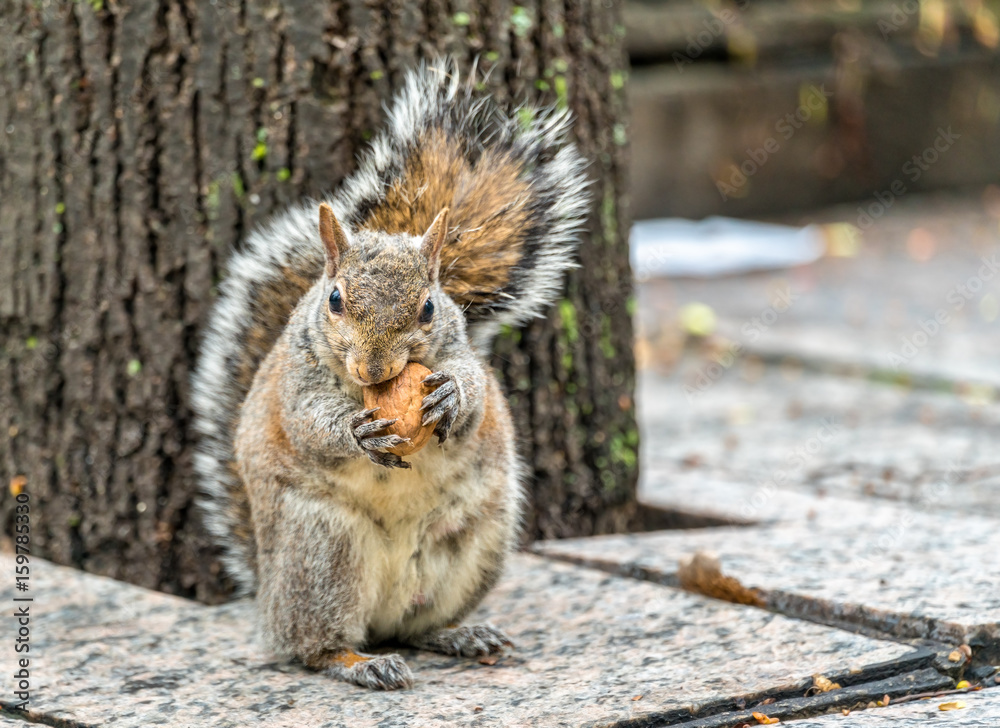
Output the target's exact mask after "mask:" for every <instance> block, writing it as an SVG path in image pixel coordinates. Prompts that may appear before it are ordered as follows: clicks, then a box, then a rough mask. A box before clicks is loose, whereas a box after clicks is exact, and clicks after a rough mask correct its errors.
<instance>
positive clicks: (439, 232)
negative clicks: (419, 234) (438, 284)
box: [420, 207, 448, 283]
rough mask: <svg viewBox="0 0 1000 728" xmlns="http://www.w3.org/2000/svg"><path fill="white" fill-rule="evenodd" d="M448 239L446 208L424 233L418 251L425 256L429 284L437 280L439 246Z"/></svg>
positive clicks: (439, 264)
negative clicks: (429, 279)
mask: <svg viewBox="0 0 1000 728" xmlns="http://www.w3.org/2000/svg"><path fill="white" fill-rule="evenodd" d="M447 237H448V208H447V207H446V208H444V209H443V210H441V212H439V213H438V216H437V217H435V218H434V222H432V223H431V226H430V227H429V228H427V232H426V233H424V239H423V241H422V242H421V244H420V249H421V251H423V254H424V255H426V256H427V270H428V271H430V276H431V282H432V283H433V282H434V281H436V280H437V278H438V268H440V267H441V246H443V245H444V241H445V238H447Z"/></svg>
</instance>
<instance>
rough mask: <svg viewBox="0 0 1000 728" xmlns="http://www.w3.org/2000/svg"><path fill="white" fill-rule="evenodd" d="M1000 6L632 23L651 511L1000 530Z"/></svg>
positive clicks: (717, 9)
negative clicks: (884, 507)
mask: <svg viewBox="0 0 1000 728" xmlns="http://www.w3.org/2000/svg"><path fill="white" fill-rule="evenodd" d="M997 12H998V5H997V4H996V3H991V2H939V1H938V0H925V1H924V2H916V1H915V0H914V1H912V2H849V1H842V2H783V1H780V0H778V1H773V2H772V1H770V0H751V1H750V2H747V3H744V4H739V3H732V4H725V3H723V4H711V3H700V2H669V3H668V2H663V3H659V2H639V1H633V2H630V3H628V4H627V5H626V6H625V8H624V19H625V25H626V29H627V33H626V46H627V49H628V52H629V57H630V62H631V67H630V76H629V81H630V85H629V99H630V101H631V113H632V127H631V141H632V167H631V177H630V179H631V183H632V186H631V191H632V205H633V207H632V210H633V212H634V215H635V217H636V218H637V223H636V225H635V227H634V229H633V233H632V237H631V244H632V250H631V255H632V264H633V270H634V271H635V273H636V275H637V279H638V292H639V302H640V303H639V306H638V312H639V313H638V315H637V337H638V343H637V363H638V367H639V371H640V376H639V394H638V395H637V401H638V402H639V409H640V420H641V422H642V425H643V430H642V431H643V433H644V445H645V448H644V450H643V459H642V469H641V473H642V480H643V485H642V487H641V493H645V495H643V496H641V498H644V499H645V500H646V501H647V502H651V501H657V502H659V503H660V504H662V505H669V506H670V507H672V508H675V509H680V510H682V511H683V510H685V509H686V510H689V511H692V512H691V513H690V514H689V515H690V516H691V517H692V518H693V519H694V520H692V521H691V522H699V520H698V519H699V518H702V517H704V516H706V515H708V516H713V515H714V516H716V517H719V518H721V519H723V520H725V519H726V518H729V519H731V518H733V517H734V511H732V510H727V509H726V508H725V507H723V506H720V505H719V504H718V502H717V500H718V499H716V502H712V499H699V498H698V497H697V496H695V495H693V494H694V493H696V492H697V490H698V487H697V485H696V484H698V483H704V482H705V481H706V479H713V478H716V479H718V478H721V479H723V480H728V481H731V482H737V481H742V482H750V483H755V484H757V485H758V487H764V488H765V489H766V488H768V487H770V488H773V487H780V488H782V489H785V490H788V489H792V490H803V491H807V492H809V493H810V494H812V495H815V494H818V495H824V494H827V493H833V494H840V495H847V496H856V497H860V498H869V497H881V498H889V499H892V500H902V501H907V502H909V503H911V504H913V505H916V506H918V507H922V508H927V509H929V510H932V511H933V510H938V509H951V508H958V509H960V510H962V511H963V512H970V513H971V512H973V511H979V512H982V510H985V511H987V512H991V513H993V514H994V515H996V514H997V513H998V512H1000V511H998V510H997V506H995V505H994V504H995V502H996V500H997V499H996V496H997V489H998V487H1000V467H998V465H997V462H996V458H995V455H994V454H993V451H992V449H991V447H990V443H991V442H995V441H996V438H997V435H998V434H1000V432H998V429H997V427H998V423H1000V411H998V409H997V407H996V405H995V401H996V392H997V387H998V386H1000V338H998V336H997V334H998V324H997V317H998V313H1000V300H998V297H997V293H998V283H997V279H998V276H997V267H996V264H997V252H998V250H1000V247H998V244H1000V237H998V232H1000V187H998V186H997V183H998V182H1000V124H998V120H1000V57H998V41H1000V30H998V22H997ZM713 216H722V217H726V218H735V220H719V219H713ZM659 218H685V219H689V220H702V221H701V222H700V223H698V224H690V223H684V222H682V221H679V220H676V219H671V220H657V219H659ZM703 218H708V219H703ZM751 220H752V221H755V222H752V223H751V222H750V221H751ZM761 222H763V223H766V224H761ZM831 426H832V427H834V429H835V432H836V436H834V437H831V438H830V440H829V442H827V441H824V443H823V444H822V447H819V446H817V447H815V448H810V450H809V451H804V450H802V448H803V447H804V445H805V444H806V443H809V442H811V438H813V437H814V436H815V434H816V433H817V432H822V431H824V428H828V427H831ZM654 443H655V444H654ZM942 483H945V484H947V487H945V489H944V490H945V491H946V493H947V495H942V492H941V490H940V487H941V485H942ZM957 484H961V486H962V487H961V489H958V490H955V489H952V488H951V486H953V485H957ZM935 487H937V488H938V490H937V491H936V492H937V495H936V496H932V495H930V493H931V491H934V489H935ZM695 501H698V502H701V503H702V505H703V506H704V507H705V508H706V509H707V510H704V511H698V509H697V508H695V507H694V503H695ZM745 515H746V514H745ZM751 520H752V519H751Z"/></svg>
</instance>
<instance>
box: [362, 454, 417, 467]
mask: <svg viewBox="0 0 1000 728" xmlns="http://www.w3.org/2000/svg"><path fill="white" fill-rule="evenodd" d="M365 454H366V455H367V456H368V459H369V460H371V461H372V462H373V463H375V464H376V465H381V466H382V467H383V468H402V469H403V470H406V469H408V468H409V467H410V464H409V463H408V462H406V461H405V460H403V458H401V457H399V455H396V454H395V453H391V452H379V451H378V450H365Z"/></svg>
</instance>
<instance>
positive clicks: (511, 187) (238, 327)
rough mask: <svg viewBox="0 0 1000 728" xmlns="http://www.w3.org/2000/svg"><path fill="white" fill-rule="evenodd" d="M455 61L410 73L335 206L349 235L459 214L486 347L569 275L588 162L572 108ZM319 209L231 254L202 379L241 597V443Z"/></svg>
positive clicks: (449, 254) (265, 231)
mask: <svg viewBox="0 0 1000 728" xmlns="http://www.w3.org/2000/svg"><path fill="white" fill-rule="evenodd" d="M472 80H473V79H472V78H470V79H469V81H468V82H467V83H464V84H463V83H461V82H460V80H459V77H458V74H457V73H456V72H455V70H454V68H453V67H452V66H451V64H448V63H446V62H444V61H438V62H433V63H428V64H425V65H423V66H421V67H420V68H418V69H417V70H415V71H413V72H411V73H410V75H409V76H408V78H407V80H406V85H405V87H404V88H403V90H402V91H401V92H400V93H399V94H398V95H397V96H396V99H395V102H394V103H393V106H392V109H391V111H390V113H389V123H388V126H387V128H386V129H385V131H383V132H382V133H380V134H379V135H378V136H376V137H375V139H374V140H373V141H372V144H371V148H370V149H369V150H368V152H366V153H365V154H364V155H363V156H362V157H361V159H360V162H359V166H358V169H357V171H355V172H354V174H352V175H351V176H350V177H349V178H347V179H346V180H345V181H344V183H343V185H342V186H341V188H340V189H339V191H338V192H337V193H336V194H335V195H334V197H333V198H332V199H331V200H329V202H330V204H331V205H332V206H333V209H334V213H335V214H336V216H337V218H338V220H339V221H340V222H341V224H342V225H343V226H344V227H348V228H351V229H359V228H368V229H377V230H382V231H384V232H389V233H399V232H407V233H410V234H413V235H420V234H422V233H423V232H424V231H425V230H426V229H427V228H428V227H429V226H430V224H431V222H432V221H433V219H434V217H435V216H436V215H437V213H438V212H439V211H440V210H441V209H442V208H444V207H448V208H450V214H449V220H450V223H451V226H452V227H451V230H450V231H449V238H448V240H447V242H446V243H445V246H444V248H443V250H442V253H441V282H442V285H443V286H444V289H445V291H446V292H447V293H448V294H449V295H450V296H451V297H452V298H453V299H454V300H455V301H456V302H457V303H458V304H459V305H460V306H462V307H463V309H464V310H465V314H466V319H467V321H468V323H469V333H470V336H471V338H472V340H473V342H474V343H475V345H476V346H478V347H479V348H480V349H481V350H482V351H484V352H485V351H486V350H488V349H489V346H490V343H491V341H492V338H493V336H494V335H495V333H496V332H497V330H498V329H499V327H500V326H501V325H502V324H510V325H517V324H521V323H524V322H525V321H527V320H528V319H530V318H532V317H534V316H537V315H539V314H540V313H541V312H542V310H543V309H544V308H545V306H547V305H548V304H549V303H550V302H551V300H552V299H553V297H554V296H555V295H557V293H558V292H559V289H560V287H561V285H562V278H563V274H564V272H565V271H566V269H567V268H569V267H571V266H572V265H573V263H572V253H573V249H574V248H575V245H576V239H577V235H578V233H579V231H580V228H581V227H582V225H583V222H584V220H585V216H586V212H587V208H588V203H589V199H588V195H587V186H588V185H587V179H586V177H585V174H584V167H585V164H584V161H583V159H582V158H581V157H580V155H579V153H578V152H577V150H576V148H575V147H574V146H573V145H572V144H569V143H568V142H567V141H566V136H567V133H568V131H569V128H570V117H569V115H568V114H567V113H566V112H565V111H555V110H553V109H538V108H533V107H521V108H519V109H513V110H504V109H501V108H499V107H498V106H497V105H496V104H495V103H494V102H493V100H492V99H490V98H488V97H479V98H477V97H475V96H474V95H473V94H472V93H471V89H472ZM317 225H318V212H317V207H316V205H315V204H312V203H308V204H305V205H301V206H296V207H293V208H291V209H289V210H287V211H286V212H284V213H282V214H280V215H278V216H277V217H275V218H274V219H272V220H271V221H270V222H269V223H267V224H266V225H265V226H263V227H262V228H261V229H259V230H257V231H255V232H254V233H253V234H252V235H251V236H250V238H249V239H248V241H247V243H246V245H245V247H244V248H243V249H242V250H240V251H238V252H236V253H234V254H233V256H232V257H231V258H230V261H229V264H228V273H227V276H226V278H225V280H224V281H223V283H222V285H221V288H220V297H219V301H218V303H217V304H216V306H215V310H214V311H213V313H212V316H211V318H210V320H209V323H208V327H207V331H206V333H205V335H204V343H203V345H202V351H201V358H200V361H199V363H198V367H197V369H196V370H195V375H194V395H193V407H194V411H195V416H196V419H195V428H196V431H197V432H198V434H199V436H200V438H201V445H200V450H199V452H198V454H197V456H196V460H195V466H196V469H197V471H198V475H199V477H200V479H201V486H202V491H203V493H204V498H203V500H202V501H201V505H202V508H203V512H204V517H205V523H206V526H207V528H208V529H209V531H210V532H211V533H212V535H213V536H214V537H215V539H216V540H217V542H218V543H219V544H220V545H222V547H223V549H224V553H223V564H224V566H225V567H226V569H227V571H228V573H229V574H230V575H231V576H232V577H233V578H234V579H235V580H236V583H237V585H238V587H239V590H240V591H241V592H242V593H249V592H252V591H253V589H254V583H255V569H254V551H255V548H254V543H253V531H252V525H251V520H250V509H249V504H248V502H247V497H246V492H245V489H244V487H243V484H242V482H241V480H240V478H239V475H238V473H237V471H236V468H235V458H234V453H233V439H234V435H235V431H236V424H237V421H238V417H239V410H240V406H241V404H242V403H243V400H244V398H245V397H246V395H247V392H248V391H249V389H250V385H251V383H252V382H253V377H254V375H255V374H256V372H257V369H258V367H259V366H260V364H261V362H262V361H263V359H264V357H265V356H266V355H267V352H268V351H269V350H270V349H271V347H272V346H273V345H274V343H275V341H276V340H277V338H278V336H279V335H280V334H281V331H282V329H283V328H284V326H285V324H286V323H287V321H288V318H289V316H290V314H291V312H292V309H294V307H295V305H296V303H297V302H298V300H299V299H300V298H301V297H302V295H303V294H304V293H305V292H306V291H308V290H309V288H310V287H311V286H312V285H313V283H314V282H315V281H316V280H317V279H318V278H319V276H320V275H321V273H322V270H323V263H324V254H323V245H322V242H321V241H320V239H319V234H318V229H317Z"/></svg>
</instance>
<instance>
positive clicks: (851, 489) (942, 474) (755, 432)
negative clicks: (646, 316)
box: [636, 361, 1000, 521]
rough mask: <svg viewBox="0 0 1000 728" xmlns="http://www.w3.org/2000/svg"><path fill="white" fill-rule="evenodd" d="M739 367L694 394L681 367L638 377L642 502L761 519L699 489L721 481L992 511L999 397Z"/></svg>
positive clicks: (998, 500)
mask: <svg viewBox="0 0 1000 728" xmlns="http://www.w3.org/2000/svg"><path fill="white" fill-rule="evenodd" d="M699 366H704V362H701V361H695V362H692V363H691V370H693V371H697V368H698V367H699ZM744 366H746V367H747V371H739V370H737V371H735V372H733V373H731V374H729V375H728V376H726V377H723V378H720V379H719V380H717V381H715V382H714V383H713V384H712V385H711V386H710V387H707V388H706V389H704V390H703V391H699V392H697V394H696V395H695V396H689V394H690V393H689V391H688V390H687V389H686V387H688V386H689V384H690V381H691V380H690V379H689V377H688V375H687V373H686V372H685V371H683V370H684V369H685V368H686V367H687V365H686V364H683V365H681V366H678V369H677V371H676V372H675V373H674V374H673V375H671V376H665V375H663V374H660V373H659V372H657V371H656V370H653V369H647V370H644V371H642V372H641V373H640V376H639V379H638V389H637V394H636V401H637V403H638V406H639V417H640V422H641V426H642V431H643V444H642V445H641V449H640V460H641V463H642V468H641V471H640V472H641V475H640V478H641V484H640V492H641V494H642V498H643V499H644V500H645V501H647V502H649V503H652V504H655V505H658V506H667V505H669V507H673V508H679V509H681V510H686V511H687V512H695V511H697V512H701V511H702V510H703V509H704V508H705V507H711V508H714V514H715V517H719V516H721V517H722V518H726V519H732V520H737V521H739V520H746V519H747V518H750V519H751V520H753V519H759V518H761V517H762V514H761V513H757V512H755V513H754V515H752V516H748V515H747V513H748V512H747V511H746V509H745V508H744V507H743V506H742V505H739V503H738V502H728V501H726V500H725V499H720V498H717V497H710V496H708V495H706V491H705V490H703V486H702V485H701V484H702V483H703V482H705V481H728V482H733V483H739V484H755V485H756V486H758V487H759V488H765V489H766V488H781V489H787V490H797V491H799V492H801V493H803V494H805V495H812V496H816V495H823V494H829V495H832V496H840V497H853V498H857V499H859V500H860V501H862V502H863V503H864V504H867V503H870V502H876V503H877V502H879V501H881V500H883V499H884V500H889V501H899V502H903V503H906V504H908V505H911V506H913V507H915V508H918V509H921V510H924V511H927V512H930V513H939V512H943V511H950V512H960V513H968V514H979V515H991V516H995V517H998V518H1000V464H998V462H997V451H996V443H997V439H998V438H1000V404H997V403H996V402H983V401H980V400H972V401H969V400H965V399H962V398H959V397H957V396H954V395H951V394H947V393H938V392H928V391H922V390H911V389H908V388H905V387H898V386H887V385H886V384H884V383H880V382H873V381H867V380H864V379H853V378H843V377H836V376H832V375H828V374H817V373H814V372H810V371H803V370H801V369H795V368H794V367H793V366H784V367H783V366H770V367H766V366H764V365H762V364H761V363H759V362H757V363H756V364H746V363H741V364H740V365H739V366H738V369H742V368H743V367H744ZM745 377H746V378H745ZM706 487H707V486H706ZM696 504H700V505H696ZM683 506H687V507H686V508H684V507H683ZM859 507H864V506H863V505H860V504H859ZM703 515H704V514H703ZM709 515H710V514H709Z"/></svg>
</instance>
